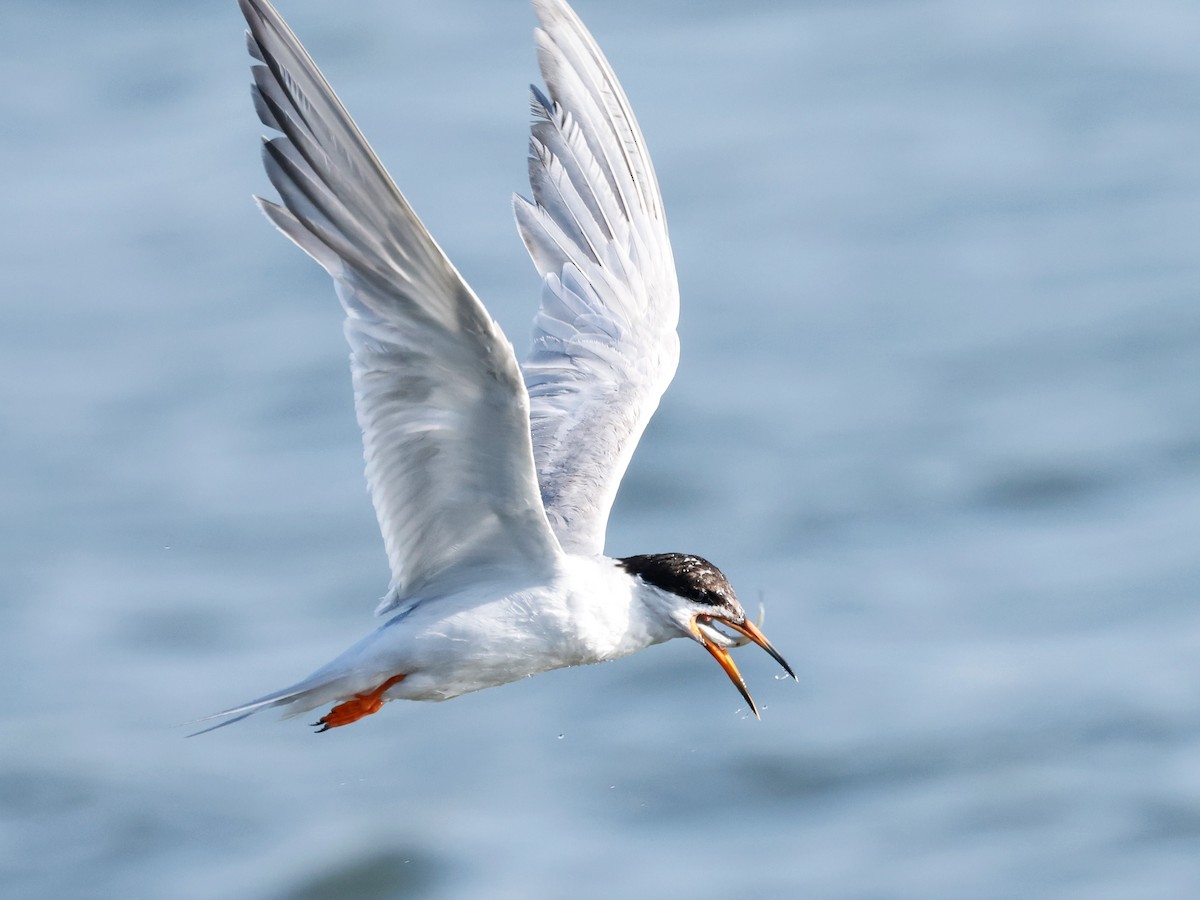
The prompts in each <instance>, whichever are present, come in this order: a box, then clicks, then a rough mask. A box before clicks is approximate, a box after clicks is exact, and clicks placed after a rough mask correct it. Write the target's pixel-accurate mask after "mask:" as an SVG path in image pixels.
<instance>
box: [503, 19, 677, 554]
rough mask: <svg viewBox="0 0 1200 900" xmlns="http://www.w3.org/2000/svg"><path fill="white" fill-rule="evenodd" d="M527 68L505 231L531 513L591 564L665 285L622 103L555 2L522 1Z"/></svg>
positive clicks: (662, 328) (671, 274) (644, 387)
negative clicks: (514, 262) (524, 395)
mask: <svg viewBox="0 0 1200 900" xmlns="http://www.w3.org/2000/svg"><path fill="white" fill-rule="evenodd" d="M533 6H534V9H535V10H536V12H537V16H538V19H539V21H540V25H541V27H540V28H538V29H537V31H536V32H535V34H536V39H537V45H538V62H539V64H540V66H541V69H542V77H543V78H544V79H545V81H546V87H547V89H548V93H549V97H547V96H545V95H544V94H542V92H541V91H539V90H538V89H537V88H536V87H535V88H534V89H533V113H534V124H533V134H532V137H531V139H530V160H529V181H530V185H531V187H532V188H533V199H534V202H532V203H530V202H529V201H528V200H525V199H524V198H522V197H517V198H515V208H516V215H517V227H518V228H519V229H520V232H521V237H522V238H523V239H524V241H525V246H526V247H528V248H529V254H530V256H532V257H533V262H534V265H535V266H537V269H538V271H539V272H540V273H541V274H542V278H543V289H542V302H541V308H540V309H539V310H538V314H537V318H536V319H535V320H534V331H533V349H532V350H531V351H530V354H529V357H528V358H527V359H526V360H525V363H524V365H523V367H522V368H523V370H524V373H525V386H526V387H527V388H528V389H529V397H530V418H531V422H532V427H533V448H534V457H535V458H536V460H537V469H538V479H539V481H540V484H541V489H542V500H543V501H544V503H545V506H546V514H547V516H548V517H549V519H550V523H551V525H552V526H553V528H554V530H555V533H556V534H557V535H558V539H559V542H560V543H561V544H562V546H563V548H564V549H566V550H569V551H574V552H578V553H600V552H602V551H603V549H604V532H605V526H606V525H607V522H608V513H609V510H610V509H611V508H612V503H613V499H614V498H615V497H616V493H617V488H618V486H619V485H620V483H621V476H622V475H624V474H625V468H626V466H628V465H629V459H630V457H631V456H632V455H633V451H634V448H635V447H636V446H637V442H638V438H640V437H641V435H642V432H643V430H645V428H646V424H647V423H648V422H649V421H650V417H651V416H652V415H653V414H654V410H655V409H656V408H657V406H658V401H659V398H660V397H661V396H662V393H663V391H665V390H666V388H667V385H668V384H670V382H671V378H672V376H674V374H675V367H676V364H677V363H678V361H679V338H678V336H677V335H676V333H675V326H676V323H677V321H678V318H679V285H678V283H677V282H676V279H675V262H674V260H673V259H672V256H671V244H670V239H669V238H668V235H667V221H666V218H665V217H664V215H663V208H662V197H661V196H660V195H659V190H658V181H657V179H656V178H655V177H654V169H653V167H652V166H651V164H650V157H649V156H648V155H647V152H646V143H645V141H644V140H643V138H642V133H641V130H640V129H639V128H638V125H637V122H636V121H635V120H634V118H633V112H632V111H631V110H630V108H629V101H628V100H627V99H626V97H625V93H624V91H622V90H621V86H620V85H619V84H618V83H617V78H616V76H615V75H614V74H613V71H612V69H611V68H610V67H609V65H608V62H607V61H606V60H605V58H604V55H603V54H602V53H601V52H600V48H599V47H597V46H596V42H595V41H594V40H593V39H592V36H591V35H590V34H589V33H588V32H587V29H585V28H584V26H583V23H581V22H580V21H579V19H578V17H576V15H575V13H573V12H572V11H571V9H570V8H569V7H568V6H567V4H566V3H565V2H563V0H533Z"/></svg>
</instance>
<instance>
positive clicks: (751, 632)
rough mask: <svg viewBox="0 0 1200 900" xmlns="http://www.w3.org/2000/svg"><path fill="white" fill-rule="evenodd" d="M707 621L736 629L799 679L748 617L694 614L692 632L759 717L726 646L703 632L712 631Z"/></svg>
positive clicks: (793, 676) (794, 677) (734, 644)
mask: <svg viewBox="0 0 1200 900" xmlns="http://www.w3.org/2000/svg"><path fill="white" fill-rule="evenodd" d="M709 622H719V623H720V624H722V625H724V626H725V627H727V628H730V629H732V630H734V631H736V632H737V633H738V634H740V635H742V636H744V637H745V638H746V639H747V641H749V642H752V643H755V644H758V646H760V647H762V648H763V649H764V650H766V651H767V652H768V653H769V654H771V658H772V659H774V660H775V662H777V663H779V664H780V665H781V666H783V669H784V671H785V672H787V673H788V674H789V675H791V676H792V678H793V679H795V680H799V679H797V678H796V673H795V672H793V671H792V667H791V666H789V665H788V664H787V660H786V659H784V658H783V657H782V656H781V655H780V653H779V651H778V650H776V649H775V648H774V647H772V646H771V642H770V641H768V640H767V637H766V635H764V634H763V633H762V632H761V631H759V629H758V626H757V625H755V624H754V623H753V622H751V621H750V620H749V619H746V620H745V621H743V622H733V621H730V620H729V619H724V618H719V617H717V616H695V617H694V618H693V619H692V622H691V628H692V634H693V635H695V636H696V640H697V641H699V642H700V644H701V645H702V646H703V647H704V649H705V650H707V651H708V652H709V653H711V654H712V657H713V659H715V660H716V661H717V662H718V663H720V664H721V668H722V669H724V670H725V674H726V675H728V676H729V680H730V681H732V682H733V686H734V687H736V688H737V689H738V691H739V692H740V693H741V695H742V696H743V697H744V698H745V699H746V702H747V703H748V704H749V705H750V711H751V712H752V713H754V717H755V718H756V719H757V718H759V715H758V707H757V706H755V705H754V699H753V698H752V697H751V696H750V691H749V690H748V689H747V688H746V680H745V679H744V678H742V673H741V672H739V671H738V668H737V666H736V665H734V663H733V657H732V656H730V655H729V650H728V648H727V647H726V646H725V645H724V644H720V643H718V642H717V641H715V640H713V639H712V638H711V637H710V636H709V634H706V633H705V632H706V631H707V632H709V633H710V634H711V633H712V632H713V629H712V628H711V627H709V626H708V623H709ZM702 626H703V627H702ZM727 640H728V639H727ZM730 644H731V645H732V646H738V644H736V643H733V642H732V641H730Z"/></svg>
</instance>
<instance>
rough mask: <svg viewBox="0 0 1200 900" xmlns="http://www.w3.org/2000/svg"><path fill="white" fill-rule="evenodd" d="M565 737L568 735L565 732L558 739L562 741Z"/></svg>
mask: <svg viewBox="0 0 1200 900" xmlns="http://www.w3.org/2000/svg"><path fill="white" fill-rule="evenodd" d="M565 737H566V735H565V734H560V735H559V736H558V739H559V740H560V741H561V740H562V739H563V738H565Z"/></svg>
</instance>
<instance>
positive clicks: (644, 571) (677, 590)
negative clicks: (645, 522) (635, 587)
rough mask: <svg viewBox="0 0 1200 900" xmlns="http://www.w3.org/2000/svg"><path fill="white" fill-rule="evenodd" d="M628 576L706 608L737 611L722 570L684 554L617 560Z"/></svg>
mask: <svg viewBox="0 0 1200 900" xmlns="http://www.w3.org/2000/svg"><path fill="white" fill-rule="evenodd" d="M617 562H619V563H620V564H621V565H622V567H624V569H625V571H626V572H628V573H629V574H630V575H636V576H637V577H639V578H641V579H642V581H644V582H646V583H647V584H652V585H654V586H655V587H656V588H661V589H662V590H664V591H667V592H668V593H671V594H675V595H677V596H679V597H684V598H686V599H688V600H691V601H692V602H694V603H703V604H705V605H706V606H721V607H730V606H732V607H733V608H734V609H738V600H737V594H735V593H734V592H733V585H731V584H730V583H729V579H728V578H726V577H725V576H724V574H722V572H721V570H720V569H718V568H717V567H716V566H714V565H713V564H712V563H710V562H709V561H708V560H706V559H702V558H700V557H699V556H692V555H690V554H687V553H648V554H646V555H644V556H626V557H625V558H624V559H619V560H617Z"/></svg>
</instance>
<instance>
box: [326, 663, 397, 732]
mask: <svg viewBox="0 0 1200 900" xmlns="http://www.w3.org/2000/svg"><path fill="white" fill-rule="evenodd" d="M403 680H404V676H403V675H393V676H392V677H391V678H389V679H388V680H387V681H385V682H384V683H383V684H381V685H380V686H379V687H377V688H375V690H373V691H368V692H367V693H365V694H355V695H354V696H353V697H351V698H350V699H349V700H346V701H344V702H342V703H339V704H338V705H337V706H335V707H334V708H333V709H331V710H330V711H329V715H327V716H325V717H324V718H322V719H321V720H320V721H319V722H313V727H314V728H316V729H317V734H320V733H321V732H322V731H328V730H329V729H330V728H339V727H341V726H342V725H349V724H350V723H351V722H357V721H358V720H359V719H361V718H362V717H363V716H369V715H371V713H377V712H379V710H381V709H382V708H383V695H384V693H385V692H386V691H387V689H388V688H390V687H391V686H392V685H394V684H399V683H400V682H401V681H403ZM318 726H320V727H318Z"/></svg>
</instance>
